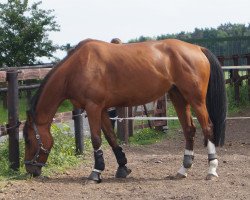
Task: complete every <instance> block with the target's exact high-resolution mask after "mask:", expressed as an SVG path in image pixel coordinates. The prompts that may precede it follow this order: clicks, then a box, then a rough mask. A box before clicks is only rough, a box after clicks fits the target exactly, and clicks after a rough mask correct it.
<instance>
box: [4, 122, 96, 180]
mask: <svg viewBox="0 0 250 200" xmlns="http://www.w3.org/2000/svg"><path fill="white" fill-rule="evenodd" d="M51 131H52V135H53V137H54V146H53V148H52V150H51V153H50V155H49V159H48V161H47V164H48V166H47V167H43V175H44V176H50V175H51V174H53V173H55V172H56V173H62V172H64V171H65V170H67V169H69V168H72V167H76V166H78V165H79V164H80V163H82V162H83V161H84V159H83V158H84V157H83V156H76V155H75V138H74V137H73V135H72V133H70V129H69V127H68V126H67V125H63V127H62V128H59V127H58V126H56V125H52V129H51ZM84 147H85V150H86V152H89V151H90V149H92V146H91V142H90V139H85V141H84ZM0 155H1V157H0V169H1V170H0V181H4V180H11V179H27V178H29V176H28V175H27V174H26V171H25V168H24V164H23V160H24V141H23V139H22V140H20V164H21V167H20V170H19V171H18V172H16V171H13V170H10V169H9V161H8V142H7V141H5V142H2V143H0Z"/></svg>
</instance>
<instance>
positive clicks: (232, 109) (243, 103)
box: [226, 81, 250, 115]
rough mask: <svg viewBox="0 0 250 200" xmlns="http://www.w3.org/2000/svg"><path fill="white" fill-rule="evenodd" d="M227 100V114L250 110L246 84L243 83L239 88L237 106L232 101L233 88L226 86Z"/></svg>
mask: <svg viewBox="0 0 250 200" xmlns="http://www.w3.org/2000/svg"><path fill="white" fill-rule="evenodd" d="M226 91H227V100H228V114H229V115H232V114H234V113H238V112H241V111H244V110H245V109H246V108H250V101H249V99H248V86H247V82H246V81H243V82H242V86H240V102H239V104H237V103H236V102H235V100H234V98H235V97H234V87H232V86H230V85H227V87H226Z"/></svg>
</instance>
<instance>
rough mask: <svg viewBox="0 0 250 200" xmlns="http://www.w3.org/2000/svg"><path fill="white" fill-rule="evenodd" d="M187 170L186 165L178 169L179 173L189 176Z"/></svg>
mask: <svg viewBox="0 0 250 200" xmlns="http://www.w3.org/2000/svg"><path fill="white" fill-rule="evenodd" d="M187 170H188V169H186V168H185V167H183V165H182V166H181V168H180V169H179V170H178V174H181V175H183V176H185V177H187Z"/></svg>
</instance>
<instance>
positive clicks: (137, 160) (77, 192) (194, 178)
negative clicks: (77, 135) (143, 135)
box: [0, 112, 250, 200]
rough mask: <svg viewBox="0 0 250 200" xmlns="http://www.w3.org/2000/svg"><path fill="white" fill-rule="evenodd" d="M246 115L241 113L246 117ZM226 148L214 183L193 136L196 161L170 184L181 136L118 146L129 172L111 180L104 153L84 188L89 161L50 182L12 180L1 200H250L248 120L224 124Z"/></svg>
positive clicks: (112, 165)
mask: <svg viewBox="0 0 250 200" xmlns="http://www.w3.org/2000/svg"><path fill="white" fill-rule="evenodd" d="M249 114H250V112H247V113H243V114H242V115H245V116H249ZM226 137H227V138H226V144H225V146H224V147H223V148H218V149H217V152H218V156H219V168H218V174H219V179H218V180H215V181H206V180H205V176H206V173H207V169H208V163H207V151H206V148H204V147H203V142H202V134H201V132H200V131H198V132H197V136H196V143H195V149H194V151H195V160H194V165H193V167H192V169H191V170H190V171H189V174H188V177H187V178H186V179H183V180H173V179H172V178H171V177H172V176H173V175H175V174H176V172H177V170H178V169H179V167H180V164H181V162H182V157H183V151H184V149H183V146H184V141H183V137H182V136H181V135H180V136H178V137H177V138H176V139H171V140H164V141H162V142H160V143H157V144H154V145H148V146H139V147H138V146H137V147H135V146H125V147H123V148H124V150H125V152H126V155H127V157H128V167H129V168H131V169H132V173H131V174H130V175H129V177H128V178H127V179H123V180H118V179H115V178H114V174H115V171H116V167H117V166H116V162H115V159H114V156H113V155H112V152H111V151H110V150H109V149H105V150H104V156H105V161H106V170H105V171H104V172H103V174H102V177H103V182H102V183H101V184H86V180H87V176H88V175H89V173H90V172H91V169H92V163H91V162H89V163H88V164H84V165H82V166H81V167H80V168H78V169H74V170H70V171H68V172H67V173H65V174H61V175H54V176H52V177H50V178H42V177H40V178H35V179H31V180H17V181H11V182H8V183H5V185H2V186H1V185H0V199H1V200H3V199H65V200H66V199H67V200H68V199H72V200H73V199H93V200H97V199H101V200H105V199H126V200H128V199H133V200H134V199H154V200H159V199H178V200H180V199H183V200H184V199H185V200H186V199H187V200H191V199H234V200H235V199H250V120H249V119H245V120H237V121H236V120H235V121H234V120H230V121H228V123H227V135H226Z"/></svg>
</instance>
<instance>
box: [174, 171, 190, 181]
mask: <svg viewBox="0 0 250 200" xmlns="http://www.w3.org/2000/svg"><path fill="white" fill-rule="evenodd" d="M184 178H187V175H184V174H180V173H177V174H176V175H175V177H174V179H175V180H180V179H184Z"/></svg>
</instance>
